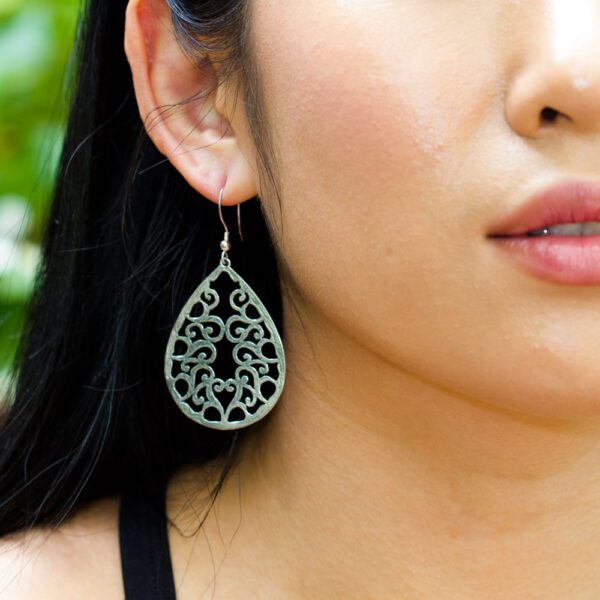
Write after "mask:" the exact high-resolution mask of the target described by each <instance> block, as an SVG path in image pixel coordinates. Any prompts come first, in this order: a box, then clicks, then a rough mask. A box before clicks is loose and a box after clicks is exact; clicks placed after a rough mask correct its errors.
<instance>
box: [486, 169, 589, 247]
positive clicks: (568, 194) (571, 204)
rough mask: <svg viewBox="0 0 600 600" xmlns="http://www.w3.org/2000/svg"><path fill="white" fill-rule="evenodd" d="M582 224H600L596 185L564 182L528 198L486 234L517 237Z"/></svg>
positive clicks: (579, 181) (578, 181)
mask: <svg viewBox="0 0 600 600" xmlns="http://www.w3.org/2000/svg"><path fill="white" fill-rule="evenodd" d="M584 221H600V182H592V181H584V180H568V181H563V182H561V183H559V184H557V185H552V186H549V187H547V188H544V189H542V190H541V191H540V192H537V193H535V194H533V196H530V197H529V198H528V200H527V201H526V202H524V203H523V204H521V205H520V206H519V207H517V209H516V210H514V211H513V212H511V213H510V214H509V215H508V216H507V217H505V218H503V219H502V220H501V221H500V222H499V223H498V224H497V225H496V226H495V227H494V228H493V230H492V231H491V232H490V233H489V234H488V235H491V236H498V235H499V236H505V235H519V234H524V233H527V232H528V231H531V230H533V229H541V228H543V227H549V226H550V225H558V224H559V223H578V222H584Z"/></svg>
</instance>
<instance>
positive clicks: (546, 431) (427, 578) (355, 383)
mask: <svg viewBox="0 0 600 600" xmlns="http://www.w3.org/2000/svg"><path fill="white" fill-rule="evenodd" d="M287 314H289V317H288V318H287V321H286V328H287V329H286V332H285V342H284V343H285V345H286V359H287V363H288V371H287V375H286V382H285V388H284V392H283V394H282V396H281V398H280V400H279V404H278V406H277V407H276V408H275V409H274V410H273V411H272V413H271V414H270V416H269V417H268V421H267V422H265V427H261V428H260V430H258V433H257V434H256V435H254V434H253V433H252V432H249V436H248V438H247V440H246V442H247V443H245V446H244V450H243V454H242V460H241V461H240V475H241V478H240V485H241V488H240V489H237V487H236V486H233V487H234V488H235V491H233V488H232V491H230V492H225V491H224V492H225V495H227V494H229V496H230V497H231V498H233V497H235V502H237V503H238V507H237V508H236V509H235V510H234V509H232V511H233V512H235V514H236V515H237V514H238V513H239V510H240V507H239V498H241V502H242V505H241V510H242V512H243V514H244V521H245V522H246V523H247V524H248V528H247V531H248V539H247V543H248V544H249V546H246V549H247V548H248V547H253V548H255V549H256V552H258V553H259V554H260V556H261V557H262V559H261V560H264V561H266V562H267V563H269V564H270V565H271V566H272V569H271V572H273V573H280V574H281V576H282V577H285V578H289V579H290V581H292V580H293V581H302V582H303V583H302V586H303V587H302V588H301V589H298V596H299V597H312V596H310V594H311V593H313V594H314V595H315V597H336V598H337V597H340V598H365V597H377V598H397V597H425V598H430V597H431V598H439V597H444V598H461V599H464V598H467V597H468V598H470V597H486V598H507V597H515V593H516V592H515V590H518V594H519V595H520V596H521V597H533V596H536V597H537V596H538V595H539V596H540V597H542V596H543V597H544V598H565V597H581V596H577V591H579V590H582V591H583V590H587V592H588V593H589V590H590V589H591V586H592V584H593V582H595V581H597V573H598V570H599V569H600V560H599V559H597V558H596V556H598V552H599V551H600V510H599V509H600V478H598V477H597V473H598V465H599V464H600V423H599V422H598V419H593V418H588V419H585V420H578V421H576V420H569V419H566V418H565V419H548V418H541V417H539V416H535V415H526V414H523V413H518V412H511V411H507V410H502V409H499V408H498V407H497V406H492V405H491V404H486V401H485V399H482V398H478V399H474V398H467V397H464V396H463V397H460V396H458V395H455V394H452V393H451V391H449V390H448V389H441V388H439V387H435V386H433V385H431V384H430V383H428V382H427V381H424V380H423V379H419V378H416V377H415V376H413V375H411V374H410V373H408V372H406V371H404V370H403V369H401V368H400V367H399V366H398V365H395V364H392V363H391V362H389V361H388V360H386V358H385V357H382V356H380V355H378V354H377V353H376V352H373V351H372V350H371V349H368V348H366V347H364V346H361V345H360V344H358V343H356V341H354V340H352V339H350V338H349V337H347V336H344V335H343V333H342V332H340V331H339V330H338V329H336V328H335V327H334V326H333V325H332V324H331V323H330V322H327V321H324V320H322V319H320V318H319V317H318V316H317V315H314V314H311V315H309V318H306V315H307V311H305V312H304V316H305V318H303V320H302V325H300V323H299V322H295V321H294V318H293V317H294V315H295V314H296V313H295V312H294V311H288V313H287ZM597 500H598V501H597ZM235 502H233V503H235ZM225 504H226V505H228V501H227V500H226V501H225ZM231 506H233V504H231ZM240 537H241V539H240V540H239V541H238V543H239V547H240V552H241V553H243V552H244V546H245V545H246V542H242V541H241V540H242V539H244V534H243V533H242V534H241V536H240ZM234 562H235V561H234ZM307 574H310V576H309V577H307ZM448 582H450V583H448ZM452 582H454V583H452ZM288 583H289V582H288V581H287V580H286V581H285V582H284V581H282V582H281V585H282V586H285V585H286V584H288ZM290 585H291V583H290ZM574 586H575V587H574ZM577 586H581V587H577ZM586 586H587V587H586ZM282 589H283V587H282ZM285 589H288V588H285ZM470 594H472V596H471V595H470ZM586 597H587V596H586Z"/></svg>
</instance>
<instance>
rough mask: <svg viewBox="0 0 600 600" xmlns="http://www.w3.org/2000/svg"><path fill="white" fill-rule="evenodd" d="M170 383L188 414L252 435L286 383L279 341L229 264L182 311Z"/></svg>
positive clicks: (169, 353)
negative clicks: (243, 429) (247, 430)
mask: <svg viewBox="0 0 600 600" xmlns="http://www.w3.org/2000/svg"><path fill="white" fill-rule="evenodd" d="M217 279H219V285H218V286H216V285H215V287H213V285H214V284H215V283H216V281H217ZM222 280H225V281H224V282H223V281H222ZM216 287H218V288H219V290H220V291H221V293H219V291H217V289H216ZM221 296H223V298H221ZM165 379H166V381H167V386H168V388H169V390H170V392H171V395H172V396H173V399H174V400H175V401H176V403H177V405H178V406H179V408H180V409H181V410H182V411H183V412H184V414H186V415H187V416H188V417H189V418H191V419H193V420H194V421H196V422H198V423H200V424H202V425H205V426H207V427H211V428H214V429H238V428H240V427H246V426H247V425H250V424H252V423H254V422H255V421H258V420H259V419H261V418H262V417H264V416H265V414H266V413H268V412H269V411H270V410H271V409H272V408H273V406H274V405H275V403H276V402H277V400H278V399H279V396H280V394H281V391H282V388H283V384H284V379H285V355H284V351H283V344H282V342H281V338H280V336H279V333H278V331H277V328H276V327H275V323H274V322H273V319H272V318H271V316H270V315H269V313H268V311H267V309H266V308H265V306H264V305H263V303H262V302H261V301H260V299H259V298H258V296H257V295H256V294H255V293H254V291H253V290H252V288H251V287H250V286H249V285H248V284H247V283H246V282H245V281H244V280H243V279H242V278H241V277H240V276H239V275H238V274H237V273H236V272H235V271H234V270H233V269H232V267H231V265H230V263H229V261H226V262H221V263H220V264H219V266H218V267H217V268H216V269H215V270H214V271H213V272H212V273H211V274H210V275H208V277H206V278H205V279H204V281H202V283H201V284H200V285H199V286H198V287H197V288H196V290H195V291H194V292H193V294H192V295H191V296H190V298H189V299H188V301H187V302H186V304H185V306H184V307H183V309H182V310H181V313H180V314H179V316H178V318H177V320H176V322H175V325H174V326H173V329H172V331H171V335H170V337H169V342H168V344H167V350H166V353H165Z"/></svg>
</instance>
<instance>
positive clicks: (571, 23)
mask: <svg viewBox="0 0 600 600" xmlns="http://www.w3.org/2000/svg"><path fill="white" fill-rule="evenodd" d="M545 17H546V18H544V19H538V21H537V26H536V27H537V28H536V27H534V28H533V29H532V31H531V35H530V36H529V37H528V41H527V42H526V43H525V45H524V47H523V51H524V58H522V64H521V67H520V68H519V71H518V72H517V73H515V74H514V77H513V79H512V82H511V84H510V88H509V90H508V93H507V97H506V104H505V111H506V112H505V116H506V120H507V122H508V123H509V124H510V126H511V127H512V128H513V129H514V130H515V131H516V132H517V133H519V134H520V135H522V136H525V137H531V138H536V137H539V136H541V135H542V134H543V133H544V132H545V131H547V130H548V128H554V127H569V128H572V129H575V130H576V131H579V132H581V133H597V132H600V5H599V3H598V0H552V1H551V2H549V3H548V10H547V13H546V14H545Z"/></svg>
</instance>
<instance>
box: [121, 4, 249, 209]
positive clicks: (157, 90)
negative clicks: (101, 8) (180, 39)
mask: <svg viewBox="0 0 600 600" xmlns="http://www.w3.org/2000/svg"><path fill="white" fill-rule="evenodd" d="M124 45H125V53H126V55H127V60H128V61H129V65H130V67H131V72H132V76H133V84H134V89H135V95H136V99H137V103H138V108H139V111H140V116H141V118H142V120H143V121H144V126H145V127H146V131H147V132H148V135H149V136H150V137H151V139H152V141H153V142H154V144H155V145H156V147H157V148H158V149H159V151H160V152H161V153H162V154H164V155H165V156H166V157H167V158H168V159H169V160H170V162H171V163H172V164H173V165H174V166H175V168H176V169H177V170H178V171H179V172H180V173H181V174H182V175H183V177H185V179H186V181H187V182H188V183H189V184H190V185H191V186H192V187H193V188H194V189H196V190H197V191H198V192H199V193H201V194H202V195H203V196H205V197H206V198H208V199H210V200H212V201H214V202H217V200H218V195H219V190H220V189H221V187H225V191H224V193H223V199H222V204H223V205H232V204H239V203H240V202H243V201H244V200H248V199H249V198H252V197H254V196H256V195H257V193H258V185H259V182H258V176H257V172H256V160H255V152H254V145H253V143H252V141H251V138H250V135H249V128H248V126H247V122H246V119H245V115H244V114H243V112H242V111H240V110H239V106H240V103H239V102H233V106H234V108H236V107H237V108H238V110H234V109H232V108H231V106H232V102H231V101H230V95H231V93H233V85H231V84H227V85H226V84H221V85H218V77H217V72H216V70H215V68H214V66H213V64H212V63H211V61H210V60H209V59H208V58H207V59H206V60H204V61H203V62H202V64H201V65H198V64H195V63H193V62H192V61H191V60H190V58H189V57H188V56H187V55H186V54H184V52H183V51H182V50H181V48H180V46H179V45H178V43H177V40H176V38H175V33H174V31H173V26H172V23H171V15H170V11H169V7H168V5H167V2H166V1H165V0H130V1H129V4H128V6H127V10H126V15H125V40H124ZM210 88H214V91H211V92H210V93H209V94H207V91H208V90H209V89H210ZM198 92H202V93H201V94H200V96H201V97H200V99H194V100H192V101H191V102H185V103H183V104H181V105H180V106H176V107H174V106H171V105H173V104H176V103H178V102H181V101H182V100H185V99H186V98H189V97H191V96H192V95H194V94H198Z"/></svg>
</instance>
